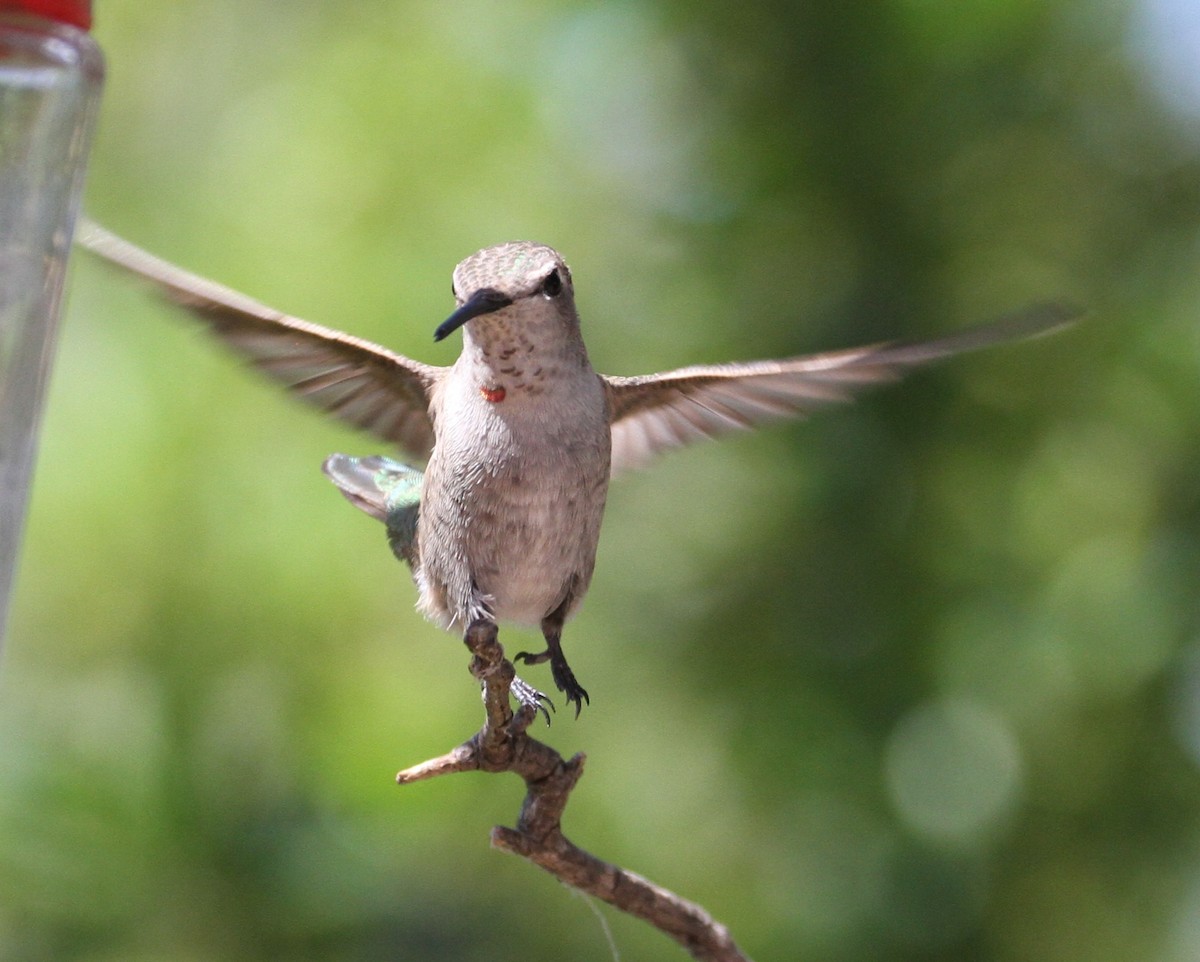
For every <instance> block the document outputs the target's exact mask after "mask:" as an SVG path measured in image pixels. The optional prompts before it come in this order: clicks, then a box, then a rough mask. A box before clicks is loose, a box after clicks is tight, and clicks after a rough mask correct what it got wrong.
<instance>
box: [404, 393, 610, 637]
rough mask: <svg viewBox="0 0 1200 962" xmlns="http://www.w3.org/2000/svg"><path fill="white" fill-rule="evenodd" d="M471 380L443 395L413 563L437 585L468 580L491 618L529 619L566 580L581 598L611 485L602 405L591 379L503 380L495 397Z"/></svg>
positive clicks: (552, 603) (551, 601) (550, 605)
mask: <svg viewBox="0 0 1200 962" xmlns="http://www.w3.org/2000/svg"><path fill="white" fill-rule="evenodd" d="M459 387H460V388H461V385H460V386H459ZM473 387H474V390H468V391H463V390H459V391H458V392H457V394H454V393H451V394H448V395H447V396H446V397H445V399H444V403H443V407H442V410H441V412H440V413H439V418H438V423H437V435H438V436H437V444H436V446H435V448H434V453H433V456H432V458H431V460H430V463H429V468H428V470H427V472H426V479H425V484H424V492H423V496H422V506H421V521H420V531H419V538H420V542H421V557H422V559H423V562H422V563H423V564H424V565H425V566H426V569H427V570H426V577H427V578H429V579H432V580H433V582H434V583H437V584H441V583H445V584H448V585H451V586H453V585H454V584H459V585H461V584H463V583H464V581H466V580H469V581H470V583H471V584H472V585H473V586H474V587H476V588H477V589H478V590H479V591H480V592H482V593H483V594H485V595H487V596H489V598H490V599H491V602H490V603H491V605H492V610H493V613H494V614H495V616H496V617H497V618H498V619H500V620H507V621H515V622H519V623H525V624H537V623H538V622H539V621H540V620H541V619H542V618H543V617H545V616H546V615H548V614H549V613H550V612H551V611H552V610H553V609H554V608H555V607H556V605H558V604H559V603H560V602H561V601H562V599H563V595H564V591H565V590H566V586H568V585H571V584H576V585H579V586H580V590H579V592H578V593H579V596H580V597H582V591H583V589H586V586H587V583H588V582H589V581H590V579H591V574H592V569H593V567H594V564H595V553H596V543H597V540H598V538H599V530H600V521H601V518H602V516H603V513H604V504H605V499H606V496H607V491H608V476H609V461H610V439H609V427H608V420H607V408H606V403H607V402H606V400H605V398H604V394H603V389H602V386H601V385H600V382H599V378H597V377H595V375H592V377H591V378H590V379H588V380H586V381H585V380H580V383H579V384H578V385H577V386H576V388H577V389H576V390H574V391H573V392H571V393H569V394H567V395H563V393H562V392H561V390H558V389H557V387H560V386H556V389H554V390H546V391H545V392H543V393H540V394H534V395H527V394H522V393H520V392H513V391H511V390H509V389H507V386H506V390H505V396H504V397H503V399H501V400H496V399H495V398H494V395H493V398H492V399H489V398H488V397H486V396H485V395H484V394H483V393H482V391H481V390H480V389H479V388H478V387H477V386H473ZM488 388H489V390H491V391H493V392H494V391H495V390H496V386H488ZM454 594H455V592H454V591H453V590H451V592H450V595H451V596H454Z"/></svg>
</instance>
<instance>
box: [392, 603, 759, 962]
mask: <svg viewBox="0 0 1200 962" xmlns="http://www.w3.org/2000/svg"><path fill="white" fill-rule="evenodd" d="M465 640H466V643H467V647H468V648H469V649H470V650H471V653H472V654H473V655H474V657H473V658H472V660H471V674H473V675H474V676H475V677H476V678H477V679H479V680H480V682H482V683H483V690H484V707H485V712H486V718H485V721H484V725H483V728H481V729H480V730H479V731H478V732H477V733H476V734H475V735H473V736H472V737H471V738H470V739H469V740H468V741H466V742H464V743H463V744H462V745H460V746H459V747H458V748H455V749H453V750H452V751H450V752H447V753H446V754H445V755H442V756H441V757H439V758H433V759H430V760H429V761H427V762H422V763H421V764H420V765H414V766H412V767H411V768H406V769H405V770H404V771H402V772H400V774H398V775H397V776H396V781H397V782H399V783H400V784H401V785H408V784H410V783H412V782H418V781H422V780H424V779H427V778H433V777H434V776H437V775H449V774H452V773H453V772H468V771H485V772H513V773H514V774H516V775H519V776H520V777H521V778H522V779H524V781H525V787H526V792H525V801H524V802H523V803H522V805H521V813H520V815H519V817H518V818H517V827H516V828H515V829H513V828H504V827H502V826H497V827H496V828H494V829H492V845H493V846H495V847H496V848H499V849H502V850H503V851H505V852H511V853H512V854H514V855H520V856H521V857H522V858H525V859H528V860H529V861H531V862H533V863H534V864H535V865H537V866H540V867H541V868H543V869H545V870H546V871H547V872H549V873H550V874H551V875H553V876H554V877H555V878H557V879H559V881H561V882H564V883H566V884H567V885H571V886H573V887H574V888H576V889H578V890H579V891H581V892H585V893H587V894H588V895H593V896H595V897H596V898H598V899H602V900H603V901H605V902H608V903H609V904H610V905H612V906H614V907H616V908H618V909H620V910H621V911H622V912H628V913H629V914H630V915H634V916H637V917H638V918H640V919H644V920H645V921H647V922H649V923H650V924H651V925H653V926H654V927H655V928H657V929H658V930H659V931H661V932H664V933H665V934H667V935H669V936H670V937H671V938H673V939H675V941H677V942H678V943H679V944H680V945H682V946H683V947H684V948H685V949H687V950H688V952H690V953H691V955H692V957H693V958H695V959H700V960H703V962H749V959H748V957H747V956H746V955H744V954H743V953H742V952H741V950H739V949H738V947H737V945H736V944H735V943H734V941H733V938H732V937H731V936H730V934H729V931H728V929H726V928H725V926H723V925H721V923H719V922H717V921H716V920H715V919H714V918H713V917H712V916H711V915H709V914H708V913H707V912H706V911H704V909H703V908H701V907H700V906H699V905H696V904H695V903H694V902H689V901H687V900H686V899H682V898H680V897H679V896H678V895H676V894H675V893H674V892H671V891H669V890H667V889H664V888H662V887H660V886H658V885H655V884H654V883H653V882H650V881H648V880H647V879H644V878H642V877H641V876H640V875H635V874H634V873H633V872H627V871H626V870H625V869H623V868H620V867H619V866H616V865H613V864H611V863H609V862H605V861H603V860H601V859H598V858H596V857H595V856H594V855H591V854H590V853H588V852H585V851H584V850H583V849H581V848H580V847H579V846H577V845H575V844H574V843H573V842H572V841H571V840H570V839H568V838H567V837H566V836H565V835H563V833H562V825H561V823H562V814H563V809H565V808H566V805H567V800H568V799H569V798H570V796H571V791H572V789H574V787H575V783H576V782H578V781H579V777H580V776H581V775H582V774H583V763H584V756H583V755H582V754H579V755H575V756H574V757H573V758H571V759H570V760H568V761H564V760H563V757H562V756H561V755H560V754H559V753H558V752H557V751H555V750H554V749H553V748H551V747H550V746H549V745H546V744H544V743H543V742H539V741H537V740H536V739H534V738H530V737H529V734H528V728H529V725H530V724H531V723H532V722H533V720H534V719H535V718H536V717H537V709H535V708H533V707H531V706H525V707H523V708H521V709H520V710H519V711H518V712H517V713H516V714H515V715H514V714H513V711H512V709H511V708H510V707H509V688H510V687H511V686H512V683H513V678H514V677H515V672H514V670H513V666H512V663H511V662H510V661H508V659H506V658H505V657H504V649H503V648H501V647H500V642H499V640H498V639H497V631H496V626H495V625H494V624H491V623H489V622H476V623H475V624H473V625H472V626H471V627H470V629H469V630H468V631H467V635H466V639H465Z"/></svg>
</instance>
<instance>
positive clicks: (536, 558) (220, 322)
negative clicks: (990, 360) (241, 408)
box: [79, 225, 1072, 713]
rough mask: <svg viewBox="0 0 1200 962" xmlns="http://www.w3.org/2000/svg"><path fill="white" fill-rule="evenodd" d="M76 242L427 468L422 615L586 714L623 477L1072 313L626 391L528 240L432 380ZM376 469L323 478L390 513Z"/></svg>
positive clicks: (400, 363)
mask: <svg viewBox="0 0 1200 962" xmlns="http://www.w3.org/2000/svg"><path fill="white" fill-rule="evenodd" d="M79 239H80V241H81V243H83V244H84V245H85V246H87V247H88V248H90V249H91V250H93V251H94V252H96V253H97V254H99V255H101V256H102V257H104V258H106V259H108V260H109V261H112V262H114V263H115V264H117V265H119V266H121V267H123V268H125V269H127V270H130V271H132V272H134V273H136V274H138V275H141V276H142V277H144V278H146V279H148V280H150V281H152V282H153V283H154V284H155V285H156V287H157V288H158V289H159V290H160V291H161V292H162V293H163V294H165V295H166V296H167V297H169V298H170V299H171V300H173V301H175V302H176V303H178V304H180V305H182V306H183V307H186V308H188V309H189V310H190V311H191V312H192V313H193V314H195V315H197V316H198V317H199V318H200V319H201V320H203V321H204V322H206V323H207V324H208V325H209V327H210V328H211V329H212V330H213V332H214V333H215V334H217V335H218V336H219V337H220V338H221V339H222V340H224V341H225V342H226V343H227V344H229V345H230V346H231V347H233V348H234V349H236V350H237V351H239V352H240V353H241V354H243V355H245V356H246V357H248V358H249V359H250V361H251V362H252V363H253V364H254V365H255V366H257V367H258V368H259V369H261V370H262V371H264V372H265V373H266V374H268V375H270V376H271V377H273V378H275V379H277V380H279V381H281V382H283V384H284V385H286V386H287V387H288V388H290V389H291V390H292V391H293V392H295V393H296V394H297V395H298V396H300V397H301V398H303V399H304V400H306V401H308V402H309V403H311V404H315V405H317V406H318V407H320V408H323V409H324V410H326V411H327V412H329V413H331V414H334V415H336V416H337V417H339V418H341V419H342V420H344V421H347V422H349V423H350V424H353V425H354V426H356V427H359V428H363V429H364V430H367V431H369V432H371V433H373V434H375V435H376V436H377V437H379V438H381V439H383V440H385V441H388V442H391V443H393V444H395V445H397V446H398V447H399V448H401V449H402V450H404V451H405V452H407V453H408V454H409V455H410V456H412V457H415V458H417V459H420V460H422V461H427V462H428V464H427V467H426V469H425V472H424V478H423V481H420V482H419V483H418V484H417V486H416V487H415V488H412V489H411V490H410V489H409V488H407V487H406V488H404V490H405V491H406V492H408V494H406V495H405V496H406V497H410V498H411V503H409V502H405V503H404V505H403V508H404V510H405V511H406V512H408V514H405V515H404V518H405V519H406V520H405V521H404V525H405V526H408V525H410V521H409V520H407V519H410V518H411V519H413V520H415V539H410V541H409V543H405V539H404V537H403V536H397V538H394V539H393V547H394V548H395V549H396V550H397V553H398V554H400V555H401V557H404V558H405V559H406V560H408V561H409V562H410V563H411V565H412V568H413V576H414V579H415V581H416V583H417V586H418V590H419V595H420V598H419V602H418V605H419V607H420V609H421V611H422V612H423V613H424V614H425V615H427V616H428V617H429V618H430V619H432V620H433V621H435V622H436V623H438V624H440V625H441V626H443V627H445V628H453V629H455V630H457V631H465V630H466V629H467V628H468V627H469V626H470V625H471V624H472V622H474V621H477V620H480V619H483V620H487V621H494V622H503V621H511V622H516V623H519V624H527V625H538V626H540V627H541V629H542V632H543V635H544V636H545V638H546V641H547V650H546V652H544V653H542V654H540V655H536V656H524V657H525V660H527V661H531V662H538V661H544V660H549V661H550V662H551V668H552V671H553V675H554V679H555V682H556V684H557V685H558V687H559V688H560V689H561V690H564V691H565V692H566V696H567V699H568V701H572V702H574V703H575V704H576V712H577V713H578V708H579V706H580V705H581V704H582V701H584V700H586V699H587V693H586V691H584V690H583V688H582V687H581V686H579V684H578V682H577V681H576V680H575V678H574V676H573V675H572V674H571V672H570V669H569V667H568V666H567V663H566V659H565V658H564V657H563V655H562V652H561V646H560V634H561V629H562V625H563V622H564V621H565V620H566V619H567V618H568V617H570V616H571V615H572V614H573V613H574V611H575V610H576V609H577V608H578V606H579V603H580V602H581V601H582V600H583V596H584V594H585V593H586V592H587V588H588V584H589V583H590V581H591V577H592V570H593V566H594V564H595V556H596V544H597V539H598V537H599V533H600V521H601V518H602V516H603V513H604V503H605V497H606V494H607V489H608V481H609V478H610V477H611V476H612V474H614V473H616V472H619V471H621V470H623V469H626V468H630V467H634V466H638V465H641V464H644V463H645V462H647V461H648V460H650V459H651V458H652V457H653V456H655V455H656V454H658V453H660V452H662V451H665V450H667V449H670V448H674V447H678V446H681V445H684V444H689V443H691V442H693V441H697V440H701V439H705V438H712V437H717V436H719V435H721V434H724V433H726V432H729V431H733V430H739V429H745V428H751V427H755V426H757V425H759V424H762V423H764V422H767V421H770V420H774V419H779V418H785V417H797V416H803V415H806V414H808V413H809V412H810V411H812V410H814V409H816V408H818V407H820V406H822V405H824V404H828V403H831V402H840V401H848V400H850V399H851V398H852V397H853V396H854V395H855V394H856V393H857V392H859V391H860V390H862V389H864V388H867V387H869V386H871V385H873V384H877V383H879V382H882V381H888V380H893V379H895V378H897V377H899V376H900V375H901V374H903V373H904V372H905V371H906V370H907V369H909V368H911V367H915V366H917V365H920V364H924V363H927V362H929V361H934V360H937V359H939V358H943V357H948V356H950V355H953V354H958V353H961V352H963V351H969V350H975V349H978V348H982V347H987V346H989V345H992V344H997V343H1001V342H1004V341H1010V340H1016V339H1021V338H1025V337H1031V336H1034V335H1037V334H1042V333H1046V332H1048V331H1050V330H1052V329H1054V328H1057V327H1059V326H1062V325H1063V324H1065V323H1066V322H1068V321H1069V320H1070V318H1071V316H1072V315H1071V312H1070V311H1067V310H1065V309H1063V308H1060V307H1057V306H1052V305H1045V306H1037V307H1033V308H1029V309H1027V310H1024V311H1020V312H1017V313H1015V314H1013V315H1011V316H1009V317H1006V318H1002V319H1000V320H999V321H995V322H993V323H991V324H987V325H983V326H980V327H975V328H970V329H967V330H965V331H963V332H961V333H958V334H954V335H951V336H949V337H945V338H942V339H939V340H934V341H929V342H925V343H919V344H912V345H897V344H879V345H873V346H868V347H862V348H856V349H853V350H848V351H838V352H833V353H828V354H816V355H809V356H803V357H795V358H788V359H786V360H778V361H755V362H749V363H742V364H724V365H715V366H699V367H690V368H683V369H681V370H676V371H668V372H665V373H661V374H650V375H645V376H642V377H613V376H607V375H601V374H597V373H596V372H595V371H594V370H593V368H592V366H591V363H590V361H589V359H588V355H587V350H586V348H585V347H584V342H583V338H582V336H581V334H580V329H579V316H578V314H577V312H576V309H575V299H574V289H573V286H572V279H571V273H570V271H569V269H568V268H567V265H566V264H565V263H564V262H563V260H562V258H561V257H560V256H559V255H558V253H557V252H556V251H554V250H553V249H552V248H549V247H546V246H543V245H540V244H532V243H524V242H520V243H510V244H501V245H499V246H496V247H489V248H486V249H484V250H481V251H479V252H478V253H476V254H473V255H471V256H470V257H468V258H467V259H466V260H464V261H463V262H462V263H460V264H459V265H458V267H457V268H456V269H455V271H454V293H455V298H456V301H457V303H458V309H457V310H456V311H455V312H454V314H452V315H451V317H450V319H449V320H448V321H447V322H446V323H444V324H443V325H442V326H441V327H440V328H439V329H438V332H437V334H436V337H437V338H438V339H441V338H442V337H445V336H447V335H448V334H449V333H451V332H452V331H453V330H455V329H457V328H458V327H460V326H461V327H462V328H463V350H462V353H461V354H460V356H459V358H458V360H457V361H456V362H455V364H454V365H453V366H452V367H435V366H432V365H428V364H422V363H421V362H419V361H414V360H411V359H409V358H407V357H404V356H402V355H400V354H395V353H393V352H391V351H388V350H387V349H385V348H382V347H379V346H378V345H375V344H372V343H370V342H368V341H364V340H360V339H358V338H355V337H352V336H350V335H347V334H342V333H339V332H336V331H333V330H330V329H327V328H324V327H320V326H318V325H315V324H310V323H308V322H306V321H302V320H299V319H297V318H294V317H289V316H288V315H286V314H282V313H280V312H279V311H276V310H273V309H272V308H269V307H267V306H265V305H263V304H259V303H258V302H256V301H253V300H251V299H250V298H248V297H245V296H244V295H241V294H239V293H237V292H235V291H232V290H230V289H228V288H225V287H222V286H221V285H219V284H215V283H213V282H212V281H208V280H205V279H203V278H201V277H198V276H196V275H193V274H190V273H188V272H187V271H184V270H182V269H180V268H178V267H175V266H174V265H172V264H169V263H167V262H166V261H163V260H161V259H159V258H157V257H154V256H153V255H151V254H149V253H147V252H145V251H143V250H141V249H139V248H137V247H135V246H134V245H132V244H129V243H128V242H126V241H124V240H121V239H120V238H118V237H116V236H115V235H113V234H111V233H109V232H107V231H105V230H104V229H103V228H100V227H98V226H96V225H87V226H85V227H84V229H83V230H82V231H81V234H80V238H79ZM339 458H340V459H342V460H341V461H337V460H335V459H339ZM384 460H386V459H384ZM367 461H368V459H362V460H361V461H360V459H348V458H346V457H345V456H344V455H335V456H334V458H331V459H330V461H329V462H327V464H326V471H327V473H329V474H330V475H331V477H333V478H334V480H335V481H337V483H338V484H339V486H340V487H342V489H343V492H345V493H346V494H347V496H348V497H349V498H350V499H351V501H352V502H354V503H355V504H356V505H357V506H358V507H360V508H362V509H363V510H365V511H368V513H371V514H374V515H375V516H376V517H382V516H381V514H380V513H379V512H380V511H385V512H386V508H385V507H381V505H384V504H385V502H386V501H387V497H386V493H385V495H384V496H383V497H382V500H381V498H380V497H379V496H377V493H373V492H372V491H371V490H370V488H371V485H373V484H376V483H377V481H378V479H380V478H389V479H391V480H388V481H387V483H388V484H392V483H393V482H394V480H395V478H396V477H400V476H401V475H400V474H396V473H393V474H388V473H387V470H385V471H384V473H382V474H380V473H378V464H377V463H376V461H371V462H370V463H369V464H367ZM387 463H388V464H391V465H393V466H394V468H396V469H397V470H398V471H400V472H402V471H404V470H411V469H404V468H403V466H400V465H395V464H394V462H387ZM364 465H367V466H366V467H364ZM388 470H390V469H388ZM339 478H340V480H339ZM356 485H359V486H361V490H359V489H356V487H355V486H356ZM389 490H390V488H389ZM413 492H419V494H418V493H413ZM418 497H419V511H416V510H415V505H416V499H417V498H418ZM399 516H400V515H397V517H399ZM389 530H391V529H389ZM405 530H408V528H407V527H406V528H405ZM389 536H391V535H389ZM397 545H399V547H397Z"/></svg>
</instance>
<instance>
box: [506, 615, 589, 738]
mask: <svg viewBox="0 0 1200 962" xmlns="http://www.w3.org/2000/svg"><path fill="white" fill-rule="evenodd" d="M565 611H566V603H565V602H564V603H563V604H562V605H561V606H559V607H558V608H556V609H555V610H554V611H553V612H551V613H550V614H549V615H547V616H546V617H545V618H543V619H542V636H543V637H544V638H545V639H546V650H545V651H543V652H540V653H538V654H536V655H531V654H530V653H529V652H527V651H522V652H518V653H517V654H516V655H514V656H513V661H520V662H524V663H525V664H527V665H540V664H541V663H542V662H544V661H548V662H550V674H551V676H552V677H553V678H554V684H556V685H557V686H558V690H559V691H561V692H563V693H565V694H566V696H567V704H570V703H571V702H574V703H575V717H576V718H578V717H579V713H580V711H582V710H583V703H584V702H585V701H586V702H587V703H588V704H589V705H590V704H591V700H590V699H589V698H588V693H587V690H586V689H585V688H584V687H583V686H582V685H581V684H579V682H578V681H576V680H575V673H574V672H573V671H571V666H570V665H568V664H567V656H566V655H564V654H563V650H562V626H563V619H564V614H565Z"/></svg>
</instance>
